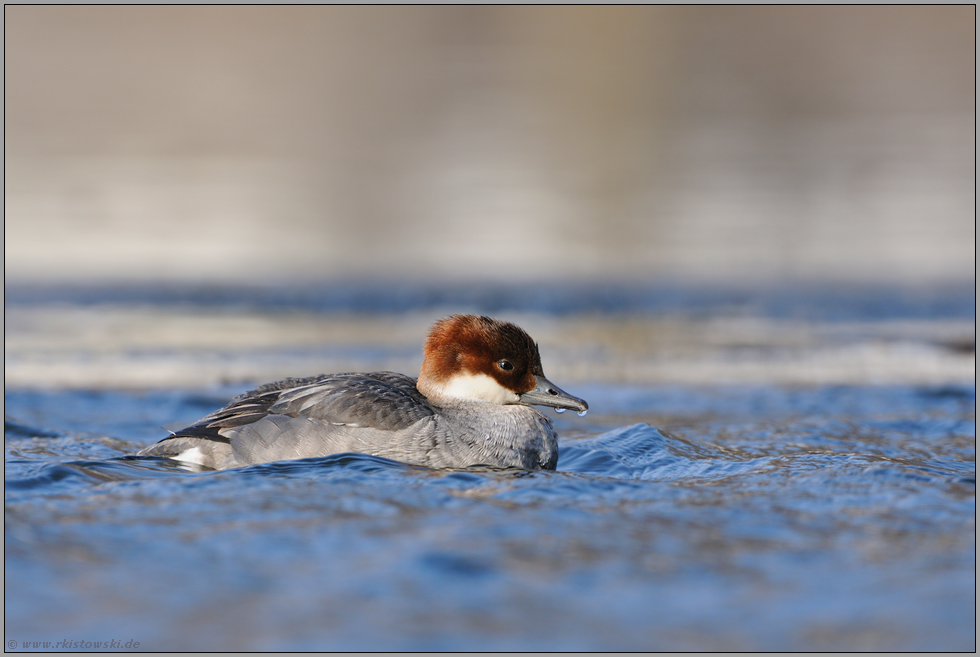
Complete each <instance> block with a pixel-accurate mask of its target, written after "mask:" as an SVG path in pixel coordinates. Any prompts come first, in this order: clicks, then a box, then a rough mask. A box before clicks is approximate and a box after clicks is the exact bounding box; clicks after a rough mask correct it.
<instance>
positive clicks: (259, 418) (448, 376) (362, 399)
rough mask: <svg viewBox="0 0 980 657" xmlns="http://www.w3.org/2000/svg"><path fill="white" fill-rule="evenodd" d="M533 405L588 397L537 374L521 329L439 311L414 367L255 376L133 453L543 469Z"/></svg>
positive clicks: (223, 461) (244, 460)
mask: <svg viewBox="0 0 980 657" xmlns="http://www.w3.org/2000/svg"><path fill="white" fill-rule="evenodd" d="M536 406H543V407H551V408H554V409H556V411H557V412H559V413H561V412H564V410H566V409H570V410H574V411H578V412H579V415H584V414H585V412H586V411H587V410H588V408H589V405H588V403H586V402H585V401H584V400H583V399H579V398H578V397H575V396H573V395H570V394H569V393H567V392H565V391H564V390H562V389H561V388H559V387H558V386H556V385H555V384H553V383H552V382H551V381H549V380H548V379H547V378H546V377H545V375H544V371H543V369H542V366H541V356H540V354H539V351H538V345H537V343H535V342H534V340H533V339H532V338H531V336H530V335H528V334H527V332H526V331H524V330H523V329H521V328H520V327H518V326H516V325H515V324H512V323H510V322H506V321H502V320H498V319H492V318H490V317H485V316H476V315H451V316H449V317H446V318H443V319H440V320H439V321H437V322H436V323H435V324H434V325H433V326H432V328H431V330H430V331H429V334H428V336H427V338H426V340H425V345H424V359H423V362H422V368H421V370H420V372H419V376H418V378H415V377H411V376H408V375H406V374H400V373H397V372H370V373H343V374H321V375H319V376H313V377H308V378H290V379H284V380H282V381H276V382H273V383H267V384H265V385H262V386H259V387H257V388H255V389H254V390H250V391H248V392H245V393H244V394H242V395H239V396H238V397H236V398H234V399H233V400H232V401H231V402H230V403H229V404H228V405H227V406H224V407H223V408H220V409H218V410H216V411H214V412H213V413H211V414H210V415H207V416H206V417H204V418H202V419H201V420H199V421H197V422H195V423H194V424H192V425H190V426H189V427H187V428H184V429H181V430H180V431H176V432H172V433H171V435H169V436H167V437H166V438H164V439H162V440H160V441H159V442H158V443H156V444H154V445H151V446H150V447H147V448H146V449H143V450H142V451H140V452H139V453H138V455H139V456H155V457H164V458H168V459H172V460H175V461H179V462H181V463H184V464H195V465H196V466H201V467H203V468H210V469H214V470H226V469H230V468H241V467H246V466H249V465H255V464H259V463H269V462H274V461H288V460H296V459H306V458H314V457H323V456H329V455H332V454H341V453H349V452H353V453H359V454H369V455H372V456H377V457H381V458H385V459H389V460H392V461H398V462H401V463H405V464H409V465H416V466H424V467H429V468H437V469H442V468H467V467H471V466H490V467H495V468H521V469H525V470H539V469H540V470H554V469H555V468H556V467H557V464H558V435H557V433H556V432H555V429H554V426H553V425H552V423H551V420H550V419H549V418H548V417H546V416H545V415H544V414H543V413H541V412H540V411H539V410H538V409H537V408H534V407H536Z"/></svg>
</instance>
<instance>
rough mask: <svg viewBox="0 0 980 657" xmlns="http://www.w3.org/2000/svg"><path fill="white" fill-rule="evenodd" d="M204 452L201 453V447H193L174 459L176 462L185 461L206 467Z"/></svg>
mask: <svg viewBox="0 0 980 657" xmlns="http://www.w3.org/2000/svg"><path fill="white" fill-rule="evenodd" d="M204 458H205V457H204V452H202V451H201V448H200V447H191V448H190V449H188V450H185V451H183V452H181V453H180V454H178V455H177V456H175V457H174V460H175V461H183V462H184V463H196V464H197V465H204Z"/></svg>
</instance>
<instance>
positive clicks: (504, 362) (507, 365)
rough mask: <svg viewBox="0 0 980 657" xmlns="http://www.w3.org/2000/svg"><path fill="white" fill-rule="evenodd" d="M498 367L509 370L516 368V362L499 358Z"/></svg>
mask: <svg viewBox="0 0 980 657" xmlns="http://www.w3.org/2000/svg"><path fill="white" fill-rule="evenodd" d="M497 367H499V368H500V369H502V370H504V371H505V372H509V371H511V370H512V369H514V364H513V363H511V362H510V361H509V360H498V361H497Z"/></svg>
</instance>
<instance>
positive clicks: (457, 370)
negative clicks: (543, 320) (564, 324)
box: [418, 315, 588, 410]
mask: <svg viewBox="0 0 980 657" xmlns="http://www.w3.org/2000/svg"><path fill="white" fill-rule="evenodd" d="M418 389H419V391H420V392H421V393H422V394H424V395H425V396H426V397H429V398H430V399H442V400H447V399H448V400H468V401H485V402H492V403H496V404H528V405H530V404H540V405H545V406H554V407H556V408H574V409H577V410H585V409H587V408H588V404H586V403H585V402H584V401H582V400H581V399H578V398H577V397H572V396H571V395H569V394H567V393H565V392H563V391H562V390H561V389H560V388H558V387H557V386H555V385H553V384H552V383H551V382H550V381H548V380H547V379H546V378H544V371H543V370H542V368H541V356H540V355H539V354H538V345H536V344H535V343H534V340H532V339H531V336H529V335H528V334H527V333H525V332H524V330H523V329H521V328H520V327H518V326H515V325H513V324H511V323H509V322H502V321H500V320H496V319H491V318H489V317H477V316H475V315H453V316H451V317H447V318H445V319H442V320H439V321H438V322H436V323H435V325H434V326H433V327H432V330H431V331H430V332H429V337H428V339H426V341H425V360H424V361H423V363H422V371H421V373H420V374H419V381H418Z"/></svg>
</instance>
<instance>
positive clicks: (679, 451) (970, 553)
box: [4, 384, 976, 651]
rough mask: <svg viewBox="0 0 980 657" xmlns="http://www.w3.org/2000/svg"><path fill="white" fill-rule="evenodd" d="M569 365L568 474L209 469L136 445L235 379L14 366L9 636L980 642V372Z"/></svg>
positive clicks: (322, 644) (335, 467)
mask: <svg viewBox="0 0 980 657" xmlns="http://www.w3.org/2000/svg"><path fill="white" fill-rule="evenodd" d="M569 388H570V389H571V386H569ZM574 390H575V392H576V394H580V395H581V396H583V397H585V398H587V399H588V400H589V402H590V406H591V408H592V409H593V410H592V411H590V413H589V415H588V417H586V418H577V417H574V415H573V414H565V415H563V416H560V417H559V416H556V415H554V414H552V415H551V416H552V417H553V418H554V420H555V424H556V427H557V428H558V430H559V433H560V434H561V435H562V444H561V457H560V460H559V464H558V471H557V472H525V471H517V470H490V469H485V468H474V469H469V470H461V471H433V470H428V469H425V468H419V467H411V466H406V465H402V464H398V463H394V462H391V461H386V460H384V459H379V458H374V457H369V456H363V455H337V456H331V457H326V458H319V459H310V460H305V461H294V462H284V463H274V464H265V465H259V466H253V467H248V468H243V469H240V470H232V471H224V472H210V471H203V472H189V471H186V470H183V469H181V468H179V467H177V465H176V464H174V463H173V462H170V461H166V460H162V459H154V458H136V457H133V456H130V455H131V454H133V453H135V452H136V451H137V450H138V449H140V448H141V447H143V446H145V445H147V444H149V443H151V442H153V441H155V440H158V439H159V438H160V437H162V435H164V433H165V432H164V430H163V429H162V427H165V426H172V425H174V424H175V423H177V424H179V423H180V422H183V421H190V420H194V419H197V418H198V417H201V416H202V415H204V414H206V413H207V412H209V411H211V410H213V409H214V408H217V407H218V406H220V405H222V404H223V403H225V402H226V401H227V400H228V399H229V398H230V397H231V396H232V395H233V394H235V393H236V392H238V391H240V390H238V389H237V388H235V387H233V386H228V387H224V388H220V389H219V388H215V389H206V390H146V391H140V392H134V391H79V390H61V391H58V390H48V391H45V390H17V389H7V390H5V395H4V397H5V405H6V406H5V412H6V415H7V422H6V423H5V432H4V433H5V441H4V442H5V504H6V507H5V528H6V529H5V550H6V553H5V564H6V569H5V633H6V638H7V640H8V642H9V641H18V642H20V643H19V644H18V646H17V648H16V650H26V649H34V648H33V643H31V644H29V645H28V646H26V647H25V646H24V645H23V642H39V643H41V642H44V641H48V642H49V643H50V644H52V645H51V646H50V647H49V649H50V648H51V647H53V646H54V644H55V643H57V642H59V641H110V640H119V641H121V642H122V643H123V644H124V643H125V642H126V641H133V640H135V641H138V642H139V643H140V649H141V650H144V649H145V650H960V651H972V650H974V648H975V627H976V626H975V618H976V597H975V593H976V575H975V566H976V558H975V555H976V522H975V514H976V496H975V495H976V483H975V481H976V479H975V476H976V466H975V458H976V457H975V454H976V448H975V445H976V431H975V399H976V390H975V387H974V386H972V385H965V386H964V385H944V386H908V385H906V386H817V387H795V388H794V387H779V386H765V385H760V386H739V387H724V386H625V385H611V384H601V385H600V384H595V385H591V386H576V387H575V388H574ZM570 415H571V416H572V417H569V416H570ZM9 645H10V644H9V643H8V646H9ZM39 649H43V648H41V647H39ZM58 649H60V648H58Z"/></svg>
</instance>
